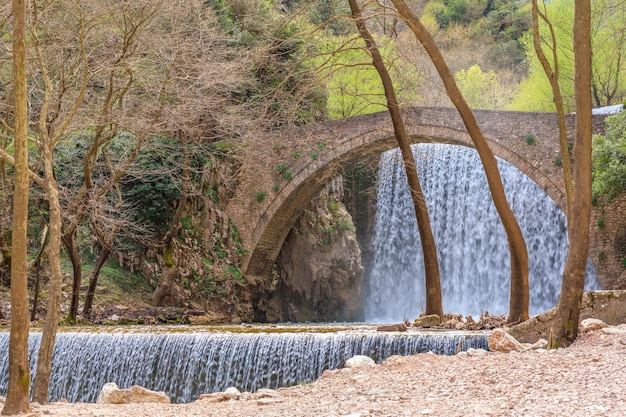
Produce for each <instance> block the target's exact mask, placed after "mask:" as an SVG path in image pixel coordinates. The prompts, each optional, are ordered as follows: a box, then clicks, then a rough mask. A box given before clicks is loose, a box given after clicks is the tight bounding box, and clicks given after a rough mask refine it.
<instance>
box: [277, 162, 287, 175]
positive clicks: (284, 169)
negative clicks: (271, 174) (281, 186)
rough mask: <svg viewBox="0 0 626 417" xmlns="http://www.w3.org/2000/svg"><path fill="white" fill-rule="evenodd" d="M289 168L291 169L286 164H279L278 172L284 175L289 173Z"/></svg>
mask: <svg viewBox="0 0 626 417" xmlns="http://www.w3.org/2000/svg"><path fill="white" fill-rule="evenodd" d="M287 168H289V167H288V166H287V165H285V164H278V165H277V166H276V171H277V172H278V173H279V174H281V175H282V174H284V173H285V172H287Z"/></svg>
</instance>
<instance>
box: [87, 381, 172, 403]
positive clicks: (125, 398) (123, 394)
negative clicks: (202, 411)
mask: <svg viewBox="0 0 626 417" xmlns="http://www.w3.org/2000/svg"><path fill="white" fill-rule="evenodd" d="M96 403H99V404H137V403H160V404H169V403H170V397H168V396H167V395H166V394H165V393H164V392H163V391H158V392H157V391H152V390H149V389H147V388H144V387H140V386H139V385H133V386H132V387H130V388H128V389H120V388H119V387H118V386H117V384H116V383H115V382H109V383H106V384H104V386H103V387H102V391H101V392H100V395H99V396H98V399H97V401H96Z"/></svg>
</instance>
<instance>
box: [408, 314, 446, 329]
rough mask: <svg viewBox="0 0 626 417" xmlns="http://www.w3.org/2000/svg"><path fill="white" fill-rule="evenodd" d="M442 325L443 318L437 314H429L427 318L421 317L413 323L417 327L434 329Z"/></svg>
mask: <svg viewBox="0 0 626 417" xmlns="http://www.w3.org/2000/svg"><path fill="white" fill-rule="evenodd" d="M440 324H441V317H439V316H438V315H437V314H429V315H427V316H421V317H418V318H416V319H415V320H414V321H413V326H415V327H433V326H439V325H440Z"/></svg>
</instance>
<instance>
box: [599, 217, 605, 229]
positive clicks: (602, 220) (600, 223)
mask: <svg viewBox="0 0 626 417" xmlns="http://www.w3.org/2000/svg"><path fill="white" fill-rule="evenodd" d="M598 227H599V228H600V229H602V228H603V227H604V219H598Z"/></svg>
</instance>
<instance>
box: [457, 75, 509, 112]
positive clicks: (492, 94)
mask: <svg viewBox="0 0 626 417" xmlns="http://www.w3.org/2000/svg"><path fill="white" fill-rule="evenodd" d="M454 78H456V82H457V85H458V86H459V89H460V90H461V93H463V97H465V100H466V101H467V104H469V106H470V107H471V108H473V109H497V108H500V107H501V105H500V103H499V102H498V101H499V100H498V99H499V97H500V96H501V95H500V94H499V89H500V82H499V81H498V77H497V76H496V73H495V72H494V71H487V72H483V70H482V69H481V68H480V66H479V65H472V66H471V67H470V68H468V69H467V70H463V69H462V70H460V71H458V72H457V73H456V74H454Z"/></svg>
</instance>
